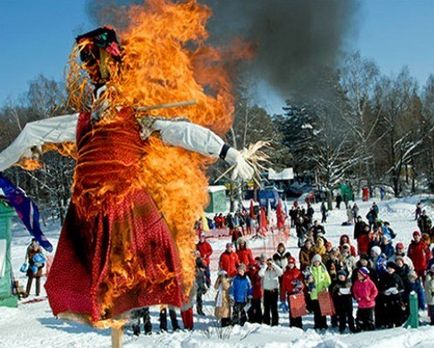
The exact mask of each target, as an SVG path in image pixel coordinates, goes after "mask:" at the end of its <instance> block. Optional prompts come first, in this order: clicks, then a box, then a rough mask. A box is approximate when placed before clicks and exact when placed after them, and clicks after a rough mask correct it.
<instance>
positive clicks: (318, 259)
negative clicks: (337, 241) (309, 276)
mask: <svg viewBox="0 0 434 348" xmlns="http://www.w3.org/2000/svg"><path fill="white" fill-rule="evenodd" d="M317 261H318V262H322V258H321V255H320V254H315V255H314V257H312V264H313V263H314V262H317Z"/></svg>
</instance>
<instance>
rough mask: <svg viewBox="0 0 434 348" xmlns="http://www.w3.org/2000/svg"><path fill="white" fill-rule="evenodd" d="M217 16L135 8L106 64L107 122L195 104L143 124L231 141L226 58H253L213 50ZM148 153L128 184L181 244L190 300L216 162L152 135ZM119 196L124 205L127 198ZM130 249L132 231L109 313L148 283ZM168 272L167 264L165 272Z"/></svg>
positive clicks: (111, 288)
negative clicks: (180, 124)
mask: <svg viewBox="0 0 434 348" xmlns="http://www.w3.org/2000/svg"><path fill="white" fill-rule="evenodd" d="M210 16H211V11H210V9H209V8H208V7H206V6H203V5H200V4H198V3H197V2H196V0H188V1H185V2H182V3H174V2H172V1H168V0H148V1H146V2H145V3H144V4H143V5H142V6H134V7H132V8H131V10H130V12H129V18H130V23H129V26H128V28H127V29H126V30H124V31H123V32H120V33H119V36H120V38H121V46H122V49H123V53H122V64H121V67H120V68H118V67H117V66H114V65H112V66H110V62H106V65H107V69H109V70H110V74H111V79H110V81H109V82H108V83H107V87H108V89H107V90H108V91H109V93H108V94H107V95H106V98H107V101H108V103H109V105H110V106H111V108H110V109H109V110H108V111H106V116H107V117H106V116H105V117H104V119H103V120H102V121H100V122H104V123H106V122H107V123H110V122H111V121H112V120H113V117H122V113H116V112H115V107H116V106H129V107H135V108H138V107H142V106H152V105H157V104H164V103H170V102H178V101H186V100H196V101H197V104H195V105H193V106H187V107H183V108H171V109H159V110H153V111H149V112H147V113H146V114H144V113H137V114H136V117H137V118H140V117H148V116H158V117H163V118H168V119H172V118H175V117H180V116H181V117H183V118H186V119H188V120H190V121H191V122H193V123H195V124H200V125H202V126H204V127H207V128H209V129H211V130H213V131H214V132H216V133H217V134H220V135H223V134H225V133H226V132H227V131H228V130H229V128H230V126H231V124H232V121H233V111H234V107H233V102H234V98H233V95H232V93H231V82H230V76H229V73H228V72H227V70H226V69H225V58H226V56H227V55H231V57H246V56H249V55H250V53H251V52H250V51H249V49H248V47H246V46H244V45H234V47H235V49H232V51H231V52H224V51H221V50H218V49H216V48H213V47H210V46H208V45H207V44H206V43H205V41H206V39H207V38H208V33H207V31H206V28H205V25H206V22H207V20H208V18H209V17H210ZM76 58H77V48H75V50H74V51H73V53H72V55H71V60H70V73H69V75H68V77H67V86H68V89H69V92H70V99H69V101H70V105H72V106H74V105H75V106H76V107H77V109H78V110H85V108H83V106H84V103H86V97H85V95H86V93H87V92H86V91H88V88H89V82H88V81H87V80H86V78H84V77H83V75H82V74H81V75H80V73H79V69H78V64H77V62H76ZM83 96H84V97H83ZM117 120H119V119H117ZM145 146H146V149H145V152H146V156H144V157H143V160H142V163H139V164H138V166H139V169H138V170H139V171H140V175H139V180H136V179H134V180H124V182H131V185H130V189H136V188H140V187H146V189H147V190H148V192H149V193H150V194H151V196H152V198H153V199H154V201H155V203H156V204H157V206H158V208H159V209H160V211H161V212H162V214H163V216H164V218H165V220H166V222H167V224H168V226H169V229H170V231H171V233H172V235H173V238H174V240H175V242H176V245H177V249H178V252H179V256H180V259H181V263H182V272H183V274H182V281H183V288H184V292H185V295H188V294H189V291H190V289H191V286H192V283H193V280H194V276H195V256H194V250H195V239H196V236H195V233H194V230H193V226H194V222H195V220H196V219H197V218H199V217H200V216H201V215H202V213H203V209H204V207H205V206H206V204H207V202H208V194H207V190H206V188H207V185H208V180H207V177H206V175H205V170H206V167H207V166H208V165H210V164H211V163H212V160H210V159H209V158H206V157H204V156H202V155H199V154H196V153H192V152H188V151H185V150H183V149H181V148H175V147H170V146H167V145H165V144H163V142H162V141H161V140H160V139H159V138H158V135H152V136H151V137H150V138H149V139H148V141H147V143H146V145H145ZM134 167H135V168H136V165H134ZM134 170H137V169H134ZM131 172H133V170H132V171H131ZM131 175H132V174H131ZM109 190H111V187H101V188H99V192H105V191H109ZM124 191H128V189H127V190H124ZM118 194H119V197H118V199H121V198H122V195H124V194H127V192H118ZM95 201H97V199H96V200H95ZM78 206H80V205H79V204H78ZM128 245H129V239H128V235H127V231H125V232H124V234H123V235H119V236H117V238H116V239H115V240H114V241H113V245H112V249H114V248H115V247H116V250H118V251H119V250H123V252H122V253H119V254H113V255H111V256H110V266H109V268H110V269H109V270H108V277H107V280H106V284H105V285H106V286H105V287H106V289H107V291H106V292H105V294H104V296H103V298H102V299H101V310H102V311H103V312H106V311H110V303H112V302H113V301H112V299H113V298H116V297H119V296H120V295H121V294H122V293H123V292H125V291H126V290H127V289H132V288H134V286H136V285H137V284H142V283H146V270H143V269H140V267H138V262H136V259H135V257H136V256H135V255H132V254H131V252H129V250H128V249H129V247H128ZM119 255H121V256H122V257H118V256H119ZM164 269H165V268H164V265H161V270H162V272H163V273H164ZM172 276H173V275H171V274H167V275H166V278H170V277H172ZM102 314H103V313H102Z"/></svg>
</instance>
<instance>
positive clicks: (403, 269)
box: [392, 256, 411, 283]
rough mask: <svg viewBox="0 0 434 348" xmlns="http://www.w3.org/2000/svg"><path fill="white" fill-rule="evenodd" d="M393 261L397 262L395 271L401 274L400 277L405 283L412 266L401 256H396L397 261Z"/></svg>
mask: <svg viewBox="0 0 434 348" xmlns="http://www.w3.org/2000/svg"><path fill="white" fill-rule="evenodd" d="M392 262H395V264H396V271H395V273H396V274H397V275H399V277H400V278H401V279H402V281H403V282H404V283H405V282H406V281H407V280H408V275H409V274H410V272H411V270H410V267H408V265H406V264H405V263H404V259H403V258H402V257H401V256H398V257H396V258H395V261H392Z"/></svg>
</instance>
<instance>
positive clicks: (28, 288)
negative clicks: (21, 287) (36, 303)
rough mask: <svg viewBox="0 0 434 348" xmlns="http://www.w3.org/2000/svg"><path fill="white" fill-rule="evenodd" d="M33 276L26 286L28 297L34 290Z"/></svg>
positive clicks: (29, 278) (28, 279)
mask: <svg viewBox="0 0 434 348" xmlns="http://www.w3.org/2000/svg"><path fill="white" fill-rule="evenodd" d="M32 282H33V276H30V277H28V278H27V286H26V296H25V297H28V296H29V295H30V290H31V289H32Z"/></svg>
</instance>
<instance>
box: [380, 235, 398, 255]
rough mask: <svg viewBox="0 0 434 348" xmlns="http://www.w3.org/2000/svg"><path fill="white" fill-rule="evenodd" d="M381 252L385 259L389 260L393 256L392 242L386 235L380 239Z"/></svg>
mask: <svg viewBox="0 0 434 348" xmlns="http://www.w3.org/2000/svg"><path fill="white" fill-rule="evenodd" d="M381 251H382V253H383V255H384V256H385V257H386V258H387V259H390V258H391V257H392V256H393V255H394V254H395V249H394V248H393V244H392V240H391V239H390V238H389V237H388V236H387V235H384V236H383V238H382V243H381Z"/></svg>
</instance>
